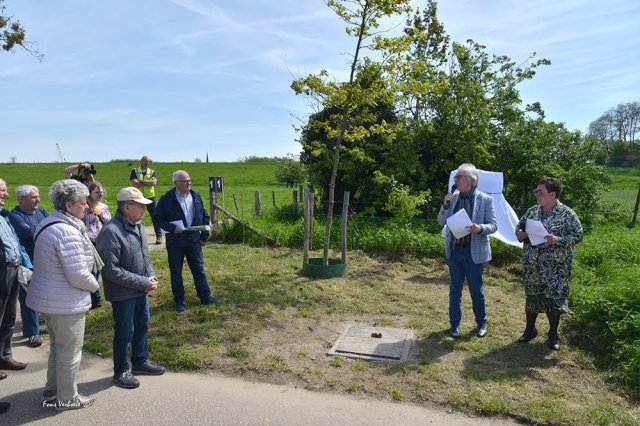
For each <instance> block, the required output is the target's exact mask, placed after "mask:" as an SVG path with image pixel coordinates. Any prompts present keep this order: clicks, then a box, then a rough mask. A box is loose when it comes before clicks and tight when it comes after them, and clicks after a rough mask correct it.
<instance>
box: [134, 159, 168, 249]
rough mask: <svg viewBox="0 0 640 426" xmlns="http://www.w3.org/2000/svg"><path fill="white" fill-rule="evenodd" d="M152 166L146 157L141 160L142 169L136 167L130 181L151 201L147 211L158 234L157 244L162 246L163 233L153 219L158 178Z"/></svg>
mask: <svg viewBox="0 0 640 426" xmlns="http://www.w3.org/2000/svg"><path fill="white" fill-rule="evenodd" d="M150 164H151V158H149V156H147V155H145V156H143V157H142V158H141V159H140V167H136V168H135V169H133V170H131V175H130V176H129V180H130V181H131V184H132V185H133V186H135V187H136V188H138V189H139V190H140V191H142V195H144V197H145V198H147V199H149V200H151V203H150V204H147V211H148V212H149V216H151V221H152V222H153V231H154V232H155V234H156V244H162V231H161V230H160V227H159V226H158V225H156V221H155V220H154V217H153V212H154V211H155V207H156V184H157V183H158V178H157V176H156V171H155V170H153V169H152V168H151V167H150V166H149V165H150Z"/></svg>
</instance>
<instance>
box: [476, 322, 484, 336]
mask: <svg viewBox="0 0 640 426" xmlns="http://www.w3.org/2000/svg"><path fill="white" fill-rule="evenodd" d="M486 335H487V323H484V324H482V325H480V326H478V329H477V330H476V336H478V337H484V336H486Z"/></svg>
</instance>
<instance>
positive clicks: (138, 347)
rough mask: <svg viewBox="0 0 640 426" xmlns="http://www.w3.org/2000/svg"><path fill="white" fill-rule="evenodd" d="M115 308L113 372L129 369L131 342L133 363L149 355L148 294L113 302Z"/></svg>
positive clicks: (133, 364)
mask: <svg viewBox="0 0 640 426" xmlns="http://www.w3.org/2000/svg"><path fill="white" fill-rule="evenodd" d="M111 307H112V308H113V325H114V331H113V372H114V374H115V375H118V374H120V373H122V372H123V371H127V370H129V357H128V356H127V355H128V352H129V351H128V349H129V342H131V365H132V366H135V365H138V364H141V363H143V362H144V361H146V360H147V358H148V357H149V347H148V346H147V336H148V334H149V303H148V301H147V295H146V294H145V295H143V296H139V297H136V298H133V299H127V300H121V301H118V302H111Z"/></svg>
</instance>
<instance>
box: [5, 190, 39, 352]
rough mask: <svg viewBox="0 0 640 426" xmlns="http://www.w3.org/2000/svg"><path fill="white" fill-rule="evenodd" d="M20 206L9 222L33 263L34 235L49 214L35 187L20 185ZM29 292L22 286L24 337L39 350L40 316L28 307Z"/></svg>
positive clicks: (11, 215)
mask: <svg viewBox="0 0 640 426" xmlns="http://www.w3.org/2000/svg"><path fill="white" fill-rule="evenodd" d="M16 199H17V200H18V205H17V206H16V207H15V208H14V209H13V210H11V212H10V213H9V222H11V225H12V226H13V229H15V230H16V234H17V235H18V238H19V239H20V244H21V245H22V246H23V247H24V249H25V250H26V252H27V254H28V255H29V259H31V263H33V235H34V233H35V231H36V227H37V226H38V224H39V223H40V222H42V221H43V220H44V218H45V217H47V216H49V213H47V211H46V210H45V209H43V208H41V207H38V206H39V205H40V191H39V190H38V188H37V187H35V186H33V185H20V186H19V187H17V188H16ZM26 298H27V291H26V290H25V289H24V288H23V287H22V286H20V289H19V290H18V301H19V302H20V317H21V318H22V335H23V336H24V337H25V338H26V339H28V342H27V346H29V347H31V348H37V347H38V346H40V345H42V337H40V323H39V321H40V316H39V315H38V313H37V312H35V311H34V310H32V309H31V308H29V307H28V306H27V303H26V301H25V299H26Z"/></svg>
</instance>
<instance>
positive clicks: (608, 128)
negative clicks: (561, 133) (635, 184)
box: [589, 101, 640, 165]
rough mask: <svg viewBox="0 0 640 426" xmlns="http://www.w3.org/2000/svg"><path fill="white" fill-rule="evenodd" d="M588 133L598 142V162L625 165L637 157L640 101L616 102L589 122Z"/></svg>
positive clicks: (639, 133)
mask: <svg viewBox="0 0 640 426" xmlns="http://www.w3.org/2000/svg"><path fill="white" fill-rule="evenodd" d="M589 135H590V136H591V137H593V138H594V139H595V140H596V141H597V142H598V144H599V148H600V155H599V156H598V157H597V160H598V162H599V163H607V164H610V165H626V164H628V163H629V162H630V159H631V157H638V151H639V149H638V148H639V144H638V139H639V137H638V136H639V135H640V102H637V101H636V102H628V103H625V104H618V105H617V106H616V107H615V108H611V109H609V110H608V111H606V112H605V113H604V114H602V115H601V116H600V117H598V118H597V119H595V120H594V121H592V122H591V123H590V124H589Z"/></svg>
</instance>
